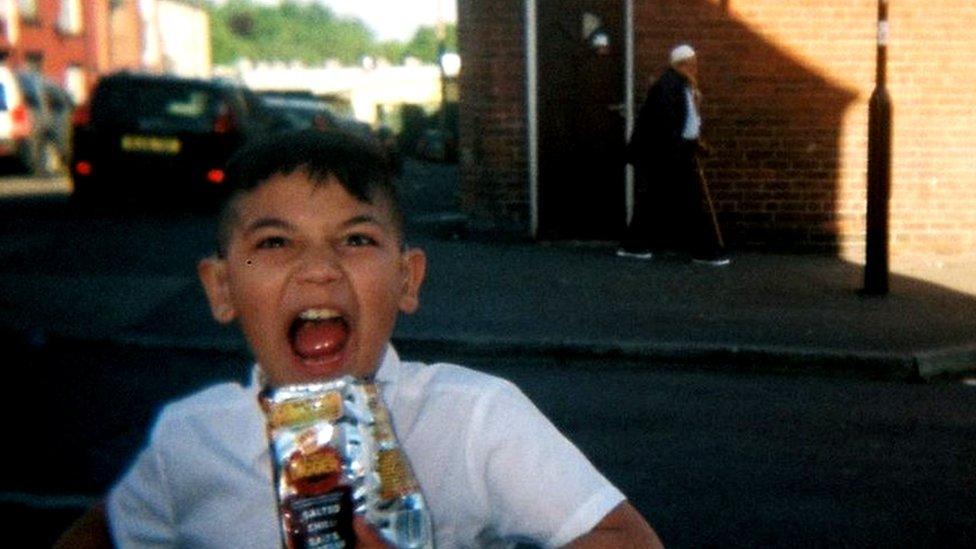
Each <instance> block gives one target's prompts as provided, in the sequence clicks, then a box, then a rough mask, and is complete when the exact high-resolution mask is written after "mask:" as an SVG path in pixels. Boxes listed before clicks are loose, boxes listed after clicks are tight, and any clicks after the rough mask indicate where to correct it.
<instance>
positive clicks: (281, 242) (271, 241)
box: [257, 236, 288, 250]
mask: <svg viewBox="0 0 976 549" xmlns="http://www.w3.org/2000/svg"><path fill="white" fill-rule="evenodd" d="M287 244H288V240H287V239H285V238H284V237H282V236H269V237H267V238H262V239H261V240H260V241H259V242H258V245H257V247H258V249H261V250H269V249H274V248H284V247H285V246H286V245H287Z"/></svg>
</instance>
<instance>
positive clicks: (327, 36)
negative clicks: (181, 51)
mask: <svg viewBox="0 0 976 549" xmlns="http://www.w3.org/2000/svg"><path fill="white" fill-rule="evenodd" d="M209 11H210V36H211V42H212V50H213V51H212V53H213V60H214V62H215V63H217V64H227V63H233V62H234V61H236V60H238V59H241V58H247V59H251V60H253V61H300V62H302V63H305V64H309V65H314V64H321V63H323V62H325V61H326V60H332V59H334V60H337V61H340V62H342V63H344V64H358V63H359V62H360V61H361V59H362V58H363V57H364V56H372V57H381V58H384V59H387V60H389V61H391V62H393V63H400V62H402V61H403V60H404V59H405V58H406V57H416V58H417V59H420V60H422V61H425V62H431V63H433V62H436V60H437V58H438V53H439V46H440V44H439V39H438V37H437V32H436V30H435V29H434V27H429V26H428V27H420V28H419V29H417V31H416V33H414V36H413V37H412V38H411V39H410V40H409V41H407V42H406V43H404V42H400V41H385V42H381V41H378V40H377V39H376V35H375V33H374V32H373V30H372V29H370V28H369V26H367V25H366V24H365V23H364V22H363V21H361V20H359V19H356V18H350V17H342V16H339V15H336V14H335V13H334V12H333V11H332V10H331V9H329V8H328V7H326V6H323V5H322V4H319V3H317V2H312V1H308V0H306V1H300V0H283V1H282V2H280V3H279V4H277V5H266V4H259V3H256V2H254V0H228V1H227V2H225V3H222V4H217V3H213V2H212V3H210V4H209ZM445 30H446V32H445V40H444V43H445V46H446V47H445V50H446V51H457V29H456V26H455V25H453V24H452V25H447V26H446V29H445Z"/></svg>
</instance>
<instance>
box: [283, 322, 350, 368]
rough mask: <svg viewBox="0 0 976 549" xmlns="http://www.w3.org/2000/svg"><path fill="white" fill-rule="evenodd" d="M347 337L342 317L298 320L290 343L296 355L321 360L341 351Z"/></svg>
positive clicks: (347, 329) (347, 330) (346, 329)
mask: <svg viewBox="0 0 976 549" xmlns="http://www.w3.org/2000/svg"><path fill="white" fill-rule="evenodd" d="M348 338H349V328H348V327H347V326H346V323H345V322H343V321H342V319H339V318H333V319H329V320H314V321H309V320H300V321H298V326H297V327H296V329H295V331H294V333H293V334H292V339H291V344H292V348H294V350H295V354H297V355H298V356H300V357H302V358H304V359H312V360H316V359H318V360H321V359H324V358H327V357H328V356H330V355H333V354H335V353H338V352H339V351H341V350H342V348H343V347H345V345H346V339H348Z"/></svg>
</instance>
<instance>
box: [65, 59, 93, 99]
mask: <svg viewBox="0 0 976 549" xmlns="http://www.w3.org/2000/svg"><path fill="white" fill-rule="evenodd" d="M64 87H65V89H66V90H68V93H69V94H70V95H71V99H72V100H73V101H74V102H75V105H81V104H82V103H84V102H85V99H86V98H87V96H88V86H87V83H86V82H85V69H83V68H81V67H79V66H78V65H72V66H70V67H68V68H67V70H65V71H64Z"/></svg>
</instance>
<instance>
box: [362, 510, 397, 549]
mask: <svg viewBox="0 0 976 549" xmlns="http://www.w3.org/2000/svg"><path fill="white" fill-rule="evenodd" d="M352 530H353V533H355V534H356V549H360V548H362V549H389V548H390V547H392V546H391V545H387V543H386V542H385V541H383V538H381V537H380V535H379V533H378V532H377V531H376V529H375V528H373V527H372V526H370V524H369V523H368V522H366V519H365V518H364V517H362V516H360V515H356V516H355V518H353V520H352Z"/></svg>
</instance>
